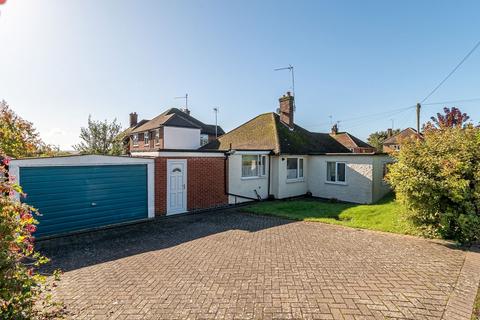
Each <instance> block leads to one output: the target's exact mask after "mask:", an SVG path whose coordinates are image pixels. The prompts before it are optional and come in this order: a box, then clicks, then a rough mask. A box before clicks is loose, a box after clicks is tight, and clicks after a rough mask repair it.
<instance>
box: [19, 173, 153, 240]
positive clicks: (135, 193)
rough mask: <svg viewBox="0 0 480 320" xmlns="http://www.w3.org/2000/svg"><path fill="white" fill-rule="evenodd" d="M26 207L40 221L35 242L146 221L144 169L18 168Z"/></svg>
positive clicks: (145, 179) (145, 180)
mask: <svg viewBox="0 0 480 320" xmlns="http://www.w3.org/2000/svg"><path fill="white" fill-rule="evenodd" d="M20 184H21V185H22V188H23V191H24V192H25V193H27V197H26V198H25V199H24V201H25V202H27V203H28V204H30V205H32V206H33V207H35V208H37V209H38V210H39V212H40V213H41V214H42V216H38V217H37V220H38V221H39V222H40V224H39V225H38V230H37V232H36V233H35V236H36V237H42V236H49V235H55V234H61V233H67V232H71V231H76V230H84V229H91V228H96V227H101V226H106V225H111V224H115V223H122V222H127V221H132V220H139V219H144V218H147V216H148V210H147V208H148V206H147V166H146V165H112V166H78V167H28V168H27V167H25V168H20Z"/></svg>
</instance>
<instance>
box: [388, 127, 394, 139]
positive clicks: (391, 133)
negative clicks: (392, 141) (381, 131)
mask: <svg viewBox="0 0 480 320" xmlns="http://www.w3.org/2000/svg"><path fill="white" fill-rule="evenodd" d="M391 136H393V129H392V128H388V129H387V138H390V137H391Z"/></svg>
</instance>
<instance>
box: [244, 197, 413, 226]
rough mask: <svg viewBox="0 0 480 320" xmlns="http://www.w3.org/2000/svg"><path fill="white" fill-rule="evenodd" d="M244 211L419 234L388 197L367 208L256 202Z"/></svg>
mask: <svg viewBox="0 0 480 320" xmlns="http://www.w3.org/2000/svg"><path fill="white" fill-rule="evenodd" d="M244 210H245V211H247V212H251V213H255V214H263V215H272V216H278V217H283V218H287V219H292V220H303V221H316V222H324V223H331V224H338V225H342V226H347V227H353V228H362V229H370V230H378V231H385V232H393V233H401V234H410V235H421V231H420V229H418V228H416V227H415V226H414V225H413V224H412V223H411V222H410V221H408V220H407V219H405V218H404V215H402V212H403V210H404V209H403V207H402V206H401V205H400V204H398V203H397V202H395V199H394V196H393V195H387V196H386V197H385V198H383V199H382V200H380V201H379V202H377V203H375V204H369V205H366V204H365V205H359V204H351V203H332V202H328V201H322V200H317V199H297V200H279V201H271V202H260V203H255V204H252V205H249V206H247V207H246V208H245V209H244Z"/></svg>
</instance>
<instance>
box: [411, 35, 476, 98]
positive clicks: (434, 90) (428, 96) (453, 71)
mask: <svg viewBox="0 0 480 320" xmlns="http://www.w3.org/2000/svg"><path fill="white" fill-rule="evenodd" d="M479 46H480V41H478V42H477V44H476V45H475V46H474V47H473V48H472V50H470V51H469V52H468V53H467V55H466V56H465V57H463V59H462V60H461V61H460V62H459V63H458V64H457V65H456V66H455V68H453V70H452V71H450V73H449V74H448V75H447V76H446V77H445V78H444V79H443V80H442V81H440V83H439V84H438V85H437V86H436V87H435V88H434V89H433V90H432V91H431V92H430V93H429V94H428V95H427V96H426V97H425V98H423V100H422V102H420V103H421V104H423V103H424V102H425V101H426V100H427V99H428V98H430V97H431V95H432V94H434V93H435V92H436V91H437V90H438V88H440V87H441V86H442V84H444V83H445V81H447V80H448V78H450V77H451V76H452V74H454V73H455V71H457V69H458V68H460V66H461V65H462V64H463V63H464V62H465V61H466V60H467V59H468V57H470V56H471V55H472V53H473V52H474V51H475V50H477V48H478V47H479Z"/></svg>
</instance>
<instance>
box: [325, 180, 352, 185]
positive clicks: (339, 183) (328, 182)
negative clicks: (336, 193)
mask: <svg viewBox="0 0 480 320" xmlns="http://www.w3.org/2000/svg"><path fill="white" fill-rule="evenodd" d="M325 183H326V184H336V185H340V186H346V185H348V184H347V183H346V182H338V181H325Z"/></svg>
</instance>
